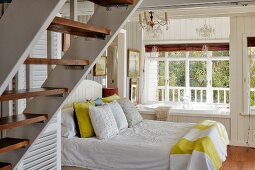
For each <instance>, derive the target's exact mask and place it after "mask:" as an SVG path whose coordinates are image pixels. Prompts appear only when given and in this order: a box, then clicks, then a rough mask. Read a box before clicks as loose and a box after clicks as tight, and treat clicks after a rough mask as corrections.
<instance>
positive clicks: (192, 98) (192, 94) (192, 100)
mask: <svg viewBox="0 0 255 170" xmlns="http://www.w3.org/2000/svg"><path fill="white" fill-rule="evenodd" d="M191 102H195V90H191Z"/></svg>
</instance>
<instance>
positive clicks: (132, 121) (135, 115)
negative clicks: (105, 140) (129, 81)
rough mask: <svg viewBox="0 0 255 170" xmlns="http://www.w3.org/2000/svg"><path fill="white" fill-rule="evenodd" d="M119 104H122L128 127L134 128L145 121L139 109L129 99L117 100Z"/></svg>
mask: <svg viewBox="0 0 255 170" xmlns="http://www.w3.org/2000/svg"><path fill="white" fill-rule="evenodd" d="M117 102H118V103H119V104H120V106H121V108H122V110H123V111H124V113H125V115H126V118H127V121H128V127H133V126H135V125H136V124H138V123H140V122H141V121H142V120H143V118H142V116H141V115H140V113H139V112H138V110H137V108H136V107H135V105H134V104H133V103H132V102H131V101H130V100H129V99H127V98H124V99H119V100H117Z"/></svg>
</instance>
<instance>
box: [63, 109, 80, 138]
mask: <svg viewBox="0 0 255 170" xmlns="http://www.w3.org/2000/svg"><path fill="white" fill-rule="evenodd" d="M73 111H74V110H73V108H72V107H70V108H66V109H63V110H61V136H62V137H65V138H72V137H74V136H75V135H76V134H77V132H76V127H75V122H74V117H73Z"/></svg>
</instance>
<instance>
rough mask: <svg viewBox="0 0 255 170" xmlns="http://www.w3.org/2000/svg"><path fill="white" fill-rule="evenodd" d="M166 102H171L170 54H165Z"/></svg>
mask: <svg viewBox="0 0 255 170" xmlns="http://www.w3.org/2000/svg"><path fill="white" fill-rule="evenodd" d="M164 59H165V101H169V60H168V52H165V58H164Z"/></svg>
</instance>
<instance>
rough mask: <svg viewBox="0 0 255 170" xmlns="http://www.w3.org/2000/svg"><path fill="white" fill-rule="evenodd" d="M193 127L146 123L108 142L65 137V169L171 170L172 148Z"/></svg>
mask: <svg viewBox="0 0 255 170" xmlns="http://www.w3.org/2000/svg"><path fill="white" fill-rule="evenodd" d="M193 125H194V124H191V123H173V122H159V121H150V120H144V121H143V122H141V123H139V124H138V125H136V126H135V127H133V128H129V129H126V130H124V131H122V132H121V133H120V134H119V135H117V136H115V137H113V138H111V139H107V140H98V139H96V138H86V139H84V138H77V137H74V138H71V139H67V138H62V166H74V167H80V168H88V169H104V170H108V169H109V170H113V169H115V170H128V169H130V170H132V169H133V170H139V169H140V170H141V169H146V170H166V169H168V170H169V169H170V163H171V162H170V159H169V157H170V156H169V155H170V149H171V148H172V146H173V145H174V144H176V142H177V141H178V140H179V139H180V138H181V137H183V136H184V135H185V134H186V133H187V132H188V131H189V130H190V128H191V127H192V126H193Z"/></svg>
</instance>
